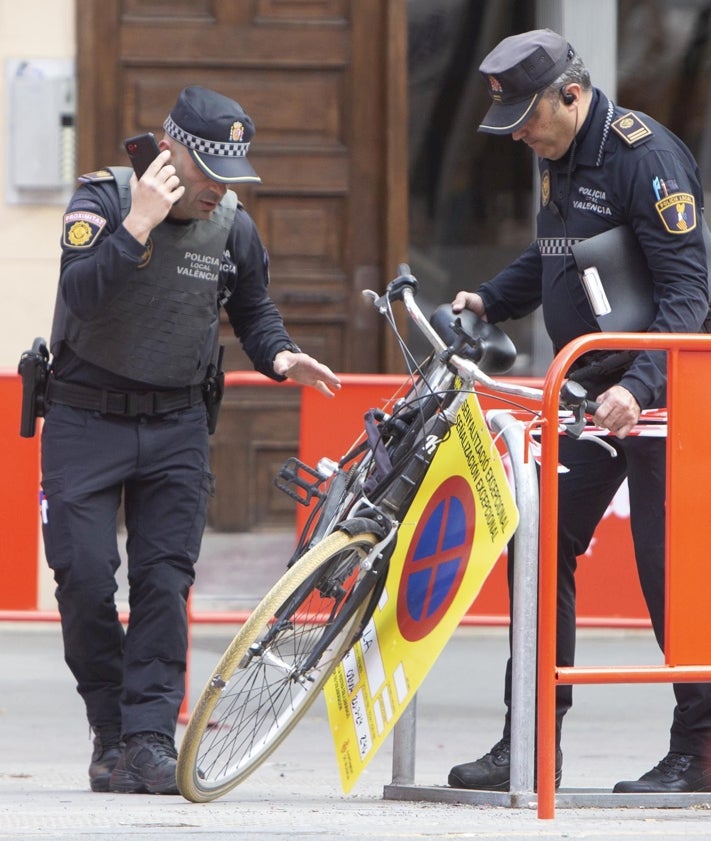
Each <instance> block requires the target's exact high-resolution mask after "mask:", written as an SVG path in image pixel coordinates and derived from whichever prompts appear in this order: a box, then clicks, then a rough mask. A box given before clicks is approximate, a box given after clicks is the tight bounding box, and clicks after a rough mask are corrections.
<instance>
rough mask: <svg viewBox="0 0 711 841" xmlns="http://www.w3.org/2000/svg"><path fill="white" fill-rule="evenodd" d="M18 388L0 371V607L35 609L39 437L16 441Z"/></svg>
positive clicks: (17, 381) (11, 377) (8, 374)
mask: <svg viewBox="0 0 711 841" xmlns="http://www.w3.org/2000/svg"><path fill="white" fill-rule="evenodd" d="M21 401H22V384H21V381H20V378H19V376H18V375H17V372H15V371H2V372H0V441H2V468H3V474H4V479H3V481H2V482H0V535H2V539H1V544H2V548H1V549H0V582H2V583H1V584H0V607H5V608H8V609H13V610H32V609H35V608H36V607H37V583H38V553H39V501H38V496H37V494H38V490H39V481H38V477H39V435H36V436H35V437H34V438H20V405H21Z"/></svg>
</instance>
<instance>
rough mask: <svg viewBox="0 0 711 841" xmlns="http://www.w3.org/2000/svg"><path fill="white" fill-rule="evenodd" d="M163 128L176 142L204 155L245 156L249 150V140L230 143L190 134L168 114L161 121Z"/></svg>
mask: <svg viewBox="0 0 711 841" xmlns="http://www.w3.org/2000/svg"><path fill="white" fill-rule="evenodd" d="M163 128H164V129H165V130H166V132H167V133H168V134H169V135H170V136H171V137H172V138H174V139H175V140H177V141H178V143H182V144H183V146H187V147H188V149H194V150H195V151H196V152H202V153H203V154H204V155H220V156H221V157H226V158H246V157H247V151H248V150H249V141H246V142H241V143H230V142H228V141H224V142H219V141H217V140H206V139H205V138H204V137H197V136H196V135H194V134H190V133H189V132H187V131H185V130H184V129H182V128H180V126H179V125H178V124H177V123H176V122H175V121H174V120H173V118H172V117H170V116H168V118H167V119H166V121H165V122H164V123H163Z"/></svg>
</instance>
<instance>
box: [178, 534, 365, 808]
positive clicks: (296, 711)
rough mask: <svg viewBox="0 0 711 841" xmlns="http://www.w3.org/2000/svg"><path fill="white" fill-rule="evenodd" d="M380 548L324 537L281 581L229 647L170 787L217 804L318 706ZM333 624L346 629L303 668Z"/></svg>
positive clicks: (355, 621) (354, 626)
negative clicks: (370, 561) (367, 563)
mask: <svg viewBox="0 0 711 841" xmlns="http://www.w3.org/2000/svg"><path fill="white" fill-rule="evenodd" d="M377 540H378V538H377V537H376V536H375V535H374V534H371V533H365V534H359V535H354V536H351V535H347V534H345V533H344V532H340V531H338V532H334V533H332V534H330V535H328V536H327V537H326V538H325V539H324V540H322V541H321V542H320V543H319V544H317V545H316V546H314V548H313V549H311V550H310V551H308V552H307V553H306V554H305V555H304V556H303V557H302V558H300V559H299V561H298V562H297V563H296V564H295V565H294V566H293V567H291V569H289V570H288V571H287V572H286V574H285V575H284V576H282V578H281V579H280V580H279V581H278V582H277V583H276V584H275V585H274V587H273V588H272V589H271V590H270V591H269V593H268V594H267V595H266V596H265V597H264V599H263V600H262V602H261V603H260V604H259V605H258V606H257V608H256V609H255V610H254V612H253V613H252V614H251V616H250V617H249V619H248V620H247V622H246V623H245V624H244V625H243V627H242V628H241V630H240V631H239V632H238V633H237V635H236V636H235V637H234V639H233V640H232V642H231V643H230V645H229V646H228V648H227V650H226V651H225V653H224V654H223V656H222V658H221V659H220V661H219V663H218V664H217V666H216V668H215V670H214V672H213V674H212V676H211V677H210V679H209V680H208V682H207V685H206V686H205V688H204V689H203V691H202V694H201V695H200V698H199V699H198V701H197V704H196V706H195V710H194V711H193V713H192V716H191V718H190V721H189V722H188V726H187V729H186V731H185V734H184V736H183V740H182V744H181V746H180V752H179V755H178V767H177V783H178V788H179V789H180V792H181V794H182V795H183V796H184V797H185V798H186V799H187V800H192V801H194V802H204V801H208V800H214V799H215V798H217V797H220V796H221V795H223V794H225V793H226V792H228V791H230V789H232V788H234V787H235V786H236V785H238V784H239V783H240V782H242V781H243V780H244V779H245V778H246V777H247V776H249V774H251V773H252V772H253V771H254V770H255V769H256V768H257V767H258V766H259V765H261V763H262V762H264V760H265V759H266V758H267V757H268V756H269V755H270V754H271V753H272V751H274V749H275V748H276V747H277V746H278V745H279V744H280V743H281V742H282V741H283V740H284V738H285V737H286V736H287V735H288V734H289V733H290V732H291V730H292V729H293V728H294V726H295V725H296V724H297V723H298V721H299V720H300V719H301V717H302V716H303V715H304V713H305V712H306V711H307V710H308V708H309V707H310V706H311V704H312V703H313V702H314V701H315V700H316V698H317V697H318V693H319V691H320V690H321V688H322V687H323V685H324V684H325V682H326V681H327V680H328V678H329V676H330V675H331V673H332V672H333V670H334V669H335V668H336V666H337V665H338V664H339V663H340V661H341V660H342V658H343V655H344V654H345V653H346V651H347V650H348V648H349V647H350V646H351V644H352V642H353V639H354V636H355V634H356V632H357V631H358V630H359V628H360V623H361V622H362V620H363V619H364V614H365V612H366V611H367V610H368V608H369V607H370V605H371V599H370V595H371V594H372V591H373V587H374V586H375V580H376V579H375V578H373V586H368V585H367V584H364V585H363V586H362V587H359V588H358V592H357V593H356V595H355V596H354V595H353V593H354V589H355V588H356V586H357V585H358V584H359V583H360V582H361V581H362V580H363V578H364V576H365V575H366V574H367V572H366V571H365V570H364V569H363V568H362V565H361V561H362V560H363V559H364V558H365V557H366V556H367V555H368V553H369V551H370V550H371V549H372V547H373V546H374V545H375V544H376V542H377ZM354 599H357V602H358V603H357V605H355V606H354V605H353V601H354ZM353 606H354V607H355V609H354V611H353V614H352V615H351V616H350V617H348V618H347V619H346V620H345V621H344V620H343V616H344V615H345V614H344V611H345V610H346V609H350V608H351V607H353ZM339 618H340V620H341V621H342V622H344V624H343V627H341V628H339V629H338V631H337V633H336V634H335V637H334V639H333V640H332V641H331V642H330V644H329V646H328V648H327V649H326V651H325V652H324V653H323V654H322V655H321V656H320V658H319V659H318V660H317V662H316V663H315V665H310V666H308V668H306V664H307V663H308V661H309V659H313V652H314V649H316V648H317V647H318V646H319V644H321V641H322V639H323V637H324V635H325V634H327V633H329V631H330V630H331V629H332V628H333V626H334V624H335V623H338V621H339Z"/></svg>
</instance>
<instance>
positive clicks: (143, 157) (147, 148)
mask: <svg viewBox="0 0 711 841" xmlns="http://www.w3.org/2000/svg"><path fill="white" fill-rule="evenodd" d="M123 145H124V147H125V149H126V153H127V154H128V157H129V158H130V160H131V165H132V166H133V171H134V172H135V173H136V178H140V177H141V176H142V175H143V173H144V172H145V171H146V169H148V166H149V164H151V163H152V162H153V161H154V160H155V159H156V158H157V157H158V155H159V154H160V149H159V148H158V143H157V142H156V138H155V135H154V134H153V132H151V131H148V132H146V133H145V134H138V135H136V137H129V138H127V139H126V140H124V142H123Z"/></svg>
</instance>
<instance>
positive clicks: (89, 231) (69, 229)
mask: <svg viewBox="0 0 711 841" xmlns="http://www.w3.org/2000/svg"><path fill="white" fill-rule="evenodd" d="M104 225H106V219H104V217H103V216H99V215H98V214H97V213H90V212H89V211H87V210H72V211H70V212H69V213H65V214H64V235H63V237H62V244H63V245H65V246H67V247H68V248H89V247H90V246H92V245H93V244H94V243H95V242H96V240H97V238H98V236H99V234H100V233H101V232H102V231H103V229H104Z"/></svg>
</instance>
